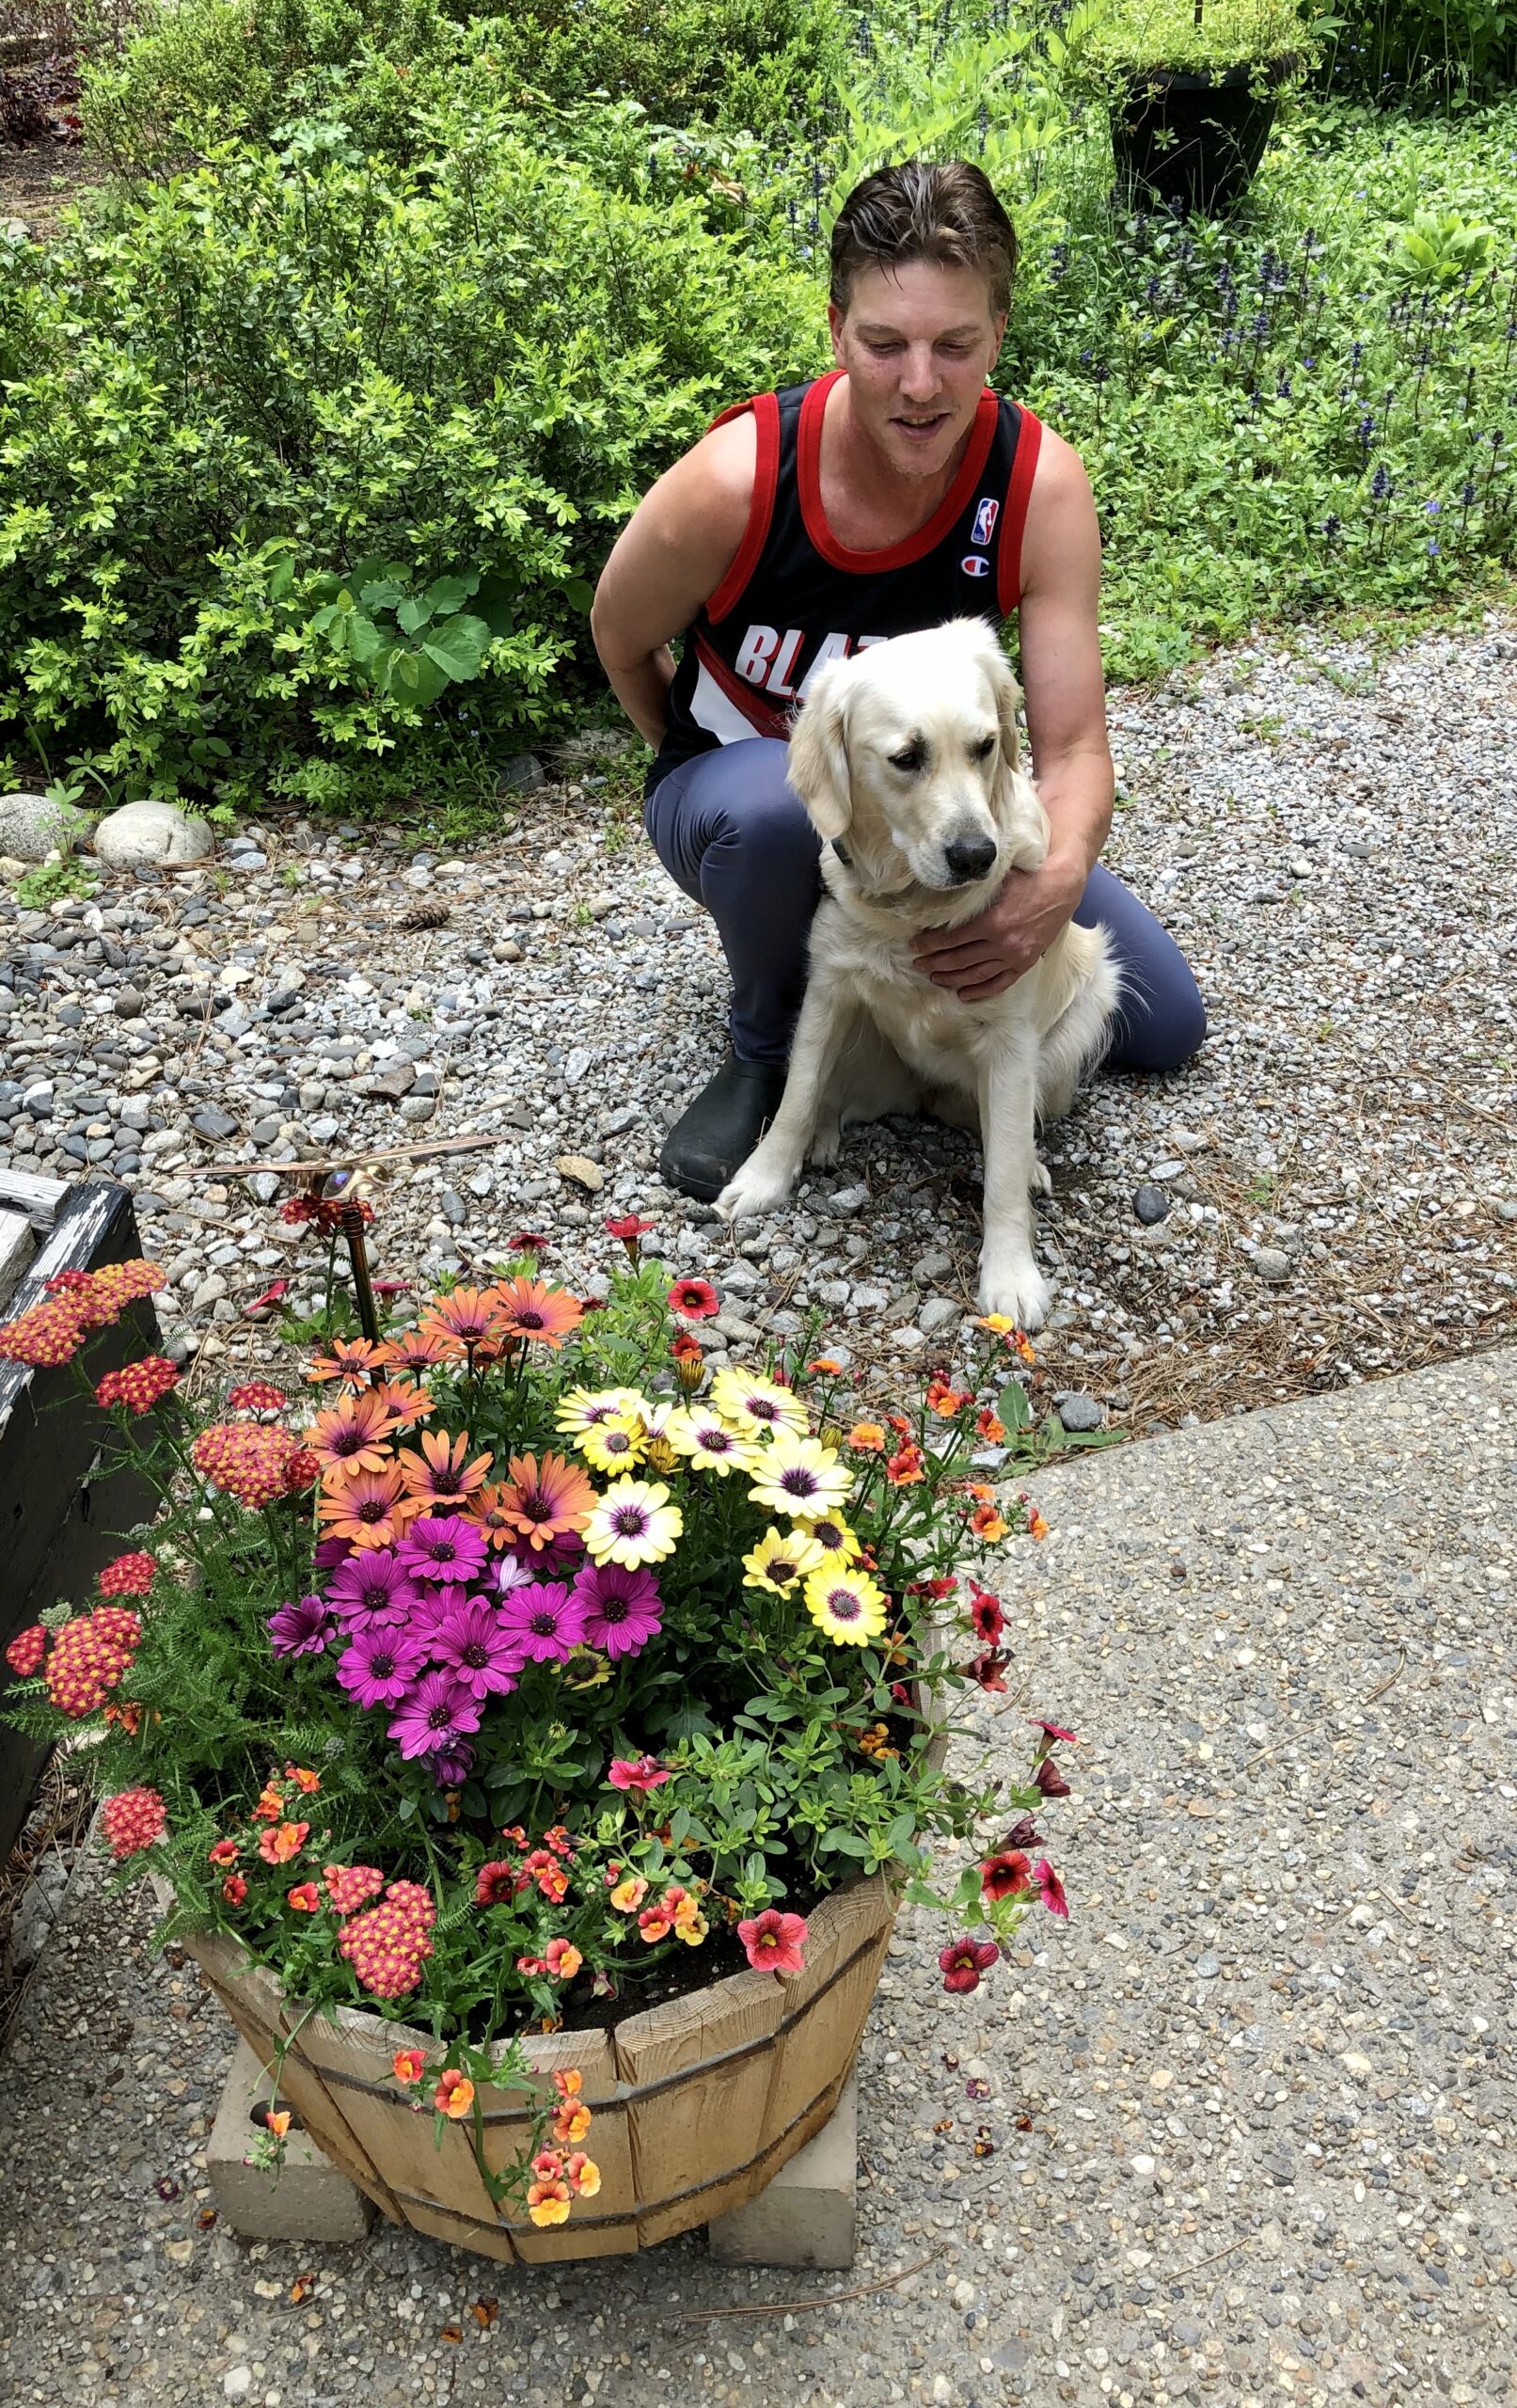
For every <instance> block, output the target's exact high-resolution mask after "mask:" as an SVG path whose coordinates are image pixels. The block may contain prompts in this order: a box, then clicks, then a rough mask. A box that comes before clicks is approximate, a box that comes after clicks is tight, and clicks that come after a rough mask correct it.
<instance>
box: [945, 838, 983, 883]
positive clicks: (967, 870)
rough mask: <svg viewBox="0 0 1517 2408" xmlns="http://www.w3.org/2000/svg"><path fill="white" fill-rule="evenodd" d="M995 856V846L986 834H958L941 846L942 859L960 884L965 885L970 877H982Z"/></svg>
mask: <svg viewBox="0 0 1517 2408" xmlns="http://www.w3.org/2000/svg"><path fill="white" fill-rule="evenodd" d="M995 857H996V848H995V846H994V845H993V844H992V842H991V841H990V839H989V838H988V836H960V837H958V838H956V841H955V842H954V843H953V844H951V845H945V846H944V848H943V859H944V861H945V862H946V863H947V864H948V866H949V868H950V870H951V871H952V872H953V874H954V877H955V878H956V879H957V881H958V883H959V884H960V885H961V886H967V885H968V883H969V881H970V879H972V878H983V877H984V876H985V874H986V871H987V870H988V868H989V867H990V864H991V863H992V862H993V861H994V860H995Z"/></svg>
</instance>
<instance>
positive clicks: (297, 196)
mask: <svg viewBox="0 0 1517 2408" xmlns="http://www.w3.org/2000/svg"><path fill="white" fill-rule="evenodd" d="M427 133H428V137H429V148H430V156H429V157H428V158H427V159H425V160H423V161H422V162H420V163H419V165H418V166H416V167H415V168H412V169H409V170H399V169H397V170H393V171H391V170H386V169H384V168H383V167H381V166H379V165H378V164H377V163H374V162H370V163H364V162H361V161H359V160H357V159H356V157H355V156H354V155H353V153H352V146H351V143H350V142H349V140H348V138H347V136H346V135H345V133H344V130H343V129H342V127H341V126H340V125H339V124H334V123H332V122H330V121H326V122H310V123H307V124H306V125H304V126H302V127H300V128H297V129H295V130H294V132H293V134H292V139H291V141H290V142H289V144H288V145H287V146H286V148H285V149H284V150H283V151H282V152H281V153H279V154H278V155H275V154H273V153H269V152H261V151H254V150H245V149H243V150H239V149H237V148H236V147H234V146H225V147H224V148H222V149H220V150H218V151H217V152H216V154H215V155H214V156H213V159H212V160H211V161H210V163H209V164H207V165H206V166H204V167H203V168H200V169H198V170H197V171H196V172H194V173H192V174H191V175H188V176H186V177H184V178H183V179H180V180H176V181H174V182H171V183H170V184H168V185H167V186H166V187H163V188H157V187H152V186H149V187H147V188H145V189H143V190H142V192H141V193H140V195H138V196H137V197H135V198H118V199H117V200H116V201H115V202H114V203H113V204H111V206H110V207H109V208H108V209H107V210H105V211H104V212H103V214H101V215H100V216H99V217H98V218H97V219H96V221H95V222H94V223H93V224H92V226H91V229H90V230H89V232H88V233H84V232H80V233H78V234H77V235H76V236H74V237H73V238H72V239H68V240H65V241H64V242H62V243H61V244H60V245H59V246H57V247H56V248H55V249H54V250H53V251H51V252H47V253H44V252H43V251H42V250H40V249H39V248H36V247H33V246H28V245H20V246H6V247H4V248H0V377H3V378H4V379H5V380H6V383H5V388H4V390H3V393H0V444H4V445H5V447H6V454H7V458H8V474H7V481H6V494H7V500H6V503H5V504H4V506H3V507H0V664H3V665H0V745H3V743H4V740H5V738H6V737H7V736H9V737H11V739H12V741H13V742H14V743H17V744H18V745H19V742H20V738H21V734H22V731H23V728H24V724H25V723H28V722H29V725H30V728H31V730H32V731H33V737H34V740H35V741H37V742H40V744H41V745H43V746H44V747H46V748H48V749H49V750H51V749H53V748H54V746H55V744H56V743H57V741H58V740H59V739H62V740H63V741H64V742H66V743H72V744H73V745H74V746H75V747H76V748H79V749H81V750H82V752H83V754H84V756H85V757H87V758H88V759H89V760H90V761H91V762H92V763H93V764H94V765H95V766H96V767H98V768H102V769H103V770H104V772H105V773H106V774H107V775H121V774H123V773H128V774H130V776H131V778H132V779H133V781H134V783H135V784H137V785H139V786H140V787H146V786H149V785H152V786H154V787H155V788H156V789H157V790H159V791H163V792H166V791H170V790H172V789H174V788H176V787H178V788H182V789H186V790H188V791H190V792H195V791H197V790H201V791H203V790H204V788H205V786H206V784H208V782H209V781H208V775H207V771H206V769H205V768H203V767H202V759H203V746H204V742H205V740H206V739H207V738H214V739H219V740H221V741H224V742H226V743H227V744H229V746H230V747H231V750H232V753H233V755H234V766H233V768H232V769H231V771H230V773H229V775H228V777H227V778H226V779H224V780H222V781H220V782H219V783H218V784H217V785H216V790H217V791H218V792H219V793H220V795H221V796H222V798H223V799H224V800H228V801H230V802H233V803H236V802H239V801H243V800H250V799H253V798H256V797H258V796H260V795H261V793H262V792H264V791H265V790H272V791H274V792H276V793H300V794H308V795H310V796H312V797H313V798H314V797H317V796H319V797H320V798H321V799H322V800H326V801H338V802H342V801H346V802H347V803H348V804H349V805H350V807H351V806H352V805H353V804H354V803H355V802H356V801H357V800H362V799H363V797H364V795H365V794H367V795H368V796H369V798H370V799H371V800H374V799H378V798H379V797H381V796H382V795H383V794H384V793H385V792H387V791H391V792H401V793H403V792H408V791H410V790H412V789H413V788H414V786H415V785H416V784H417V783H418V781H419V778H420V777H422V776H425V775H429V774H438V773H440V771H441V767H442V764H443V762H444V761H446V760H449V759H451V760H456V759H457V758H459V757H460V754H461V751H463V752H466V753H467V755H468V756H469V757H470V758H471V759H472V760H475V761H477V762H478V763H480V764H481V765H482V767H483V768H488V765H489V763H490V762H491V761H492V760H493V759H497V758H498V756H499V755H500V754H502V753H508V752H510V751H512V750H514V749H515V746H516V744H517V743H519V741H520V737H521V735H522V733H523V732H524V731H530V730H533V729H538V728H543V727H546V726H548V725H549V724H551V722H552V721H553V720H554V718H555V715H556V714H559V713H561V712H562V711H563V710H564V708H565V707H566V705H567V704H568V702H569V701H570V700H571V698H572V695H573V691H574V685H575V671H574V663H575V660H576V657H577V648H580V649H578V657H579V658H580V659H581V660H583V659H584V658H585V657H587V653H588V647H585V646H584V623H583V613H584V610H585V607H586V606H587V605H588V600H589V590H588V586H587V585H586V583H585V579H586V578H588V577H589V576H591V575H592V574H593V572H594V570H595V569H596V567H597V566H598V563H599V561H600V560H601V558H602V557H604V554H605V552H606V551H607V550H608V548H609V545H610V542H611V539H612V536H613V534H614V531H615V530H616V528H617V527H618V526H619V525H620V523H621V521H622V520H623V519H624V516H625V515H626V513H627V512H628V510H629V509H630V508H631V506H632V504H633V502H634V500H635V499H636V498H637V496H638V495H639V494H640V492H641V490H642V489H643V488H644V487H645V486H646V485H647V484H648V483H651V481H652V480H653V478H654V477H655V476H656V474H657V473H658V471H659V470H660V468H662V467H664V466H665V465H666V464H667V462H668V460H669V459H670V457H671V456H672V454H673V453H674V452H677V451H679V450H681V449H683V448H684V447H685V446H686V445H687V444H688V443H689V442H690V441H692V440H693V439H694V438H695V437H696V436H698V435H699V433H700V432H701V430H702V428H703V425H704V424H705V422H706V420H708V419H709V418H710V417H711V415H712V414H713V413H714V411H715V410H716V409H717V408H718V407H719V406H720V405H722V404H724V403H725V402H726V401H727V400H728V399H730V398H731V397H732V396H733V395H734V394H736V393H742V392H745V391H749V390H751V389H753V388H755V387H756V386H758V385H762V384H764V383H766V382H768V381H770V379H771V378H772V376H773V374H774V373H775V372H776V368H777V367H779V368H781V369H782V370H785V371H789V372H805V371H806V369H807V368H808V366H809V365H812V364H814V359H815V355H816V343H817V335H818V333H819V331H820V329H819V324H818V321H819V312H818V311H817V310H816V308H815V299H814V294H813V293H812V292H811V291H810V290H809V288H808V287H807V286H806V285H805V284H804V283H803V282H802V281H801V279H800V278H799V277H798V275H797V274H796V273H795V272H794V271H793V270H792V269H791V268H790V267H789V266H788V265H786V264H783V263H775V262H774V261H766V260H764V259H762V258H760V259H756V260H755V259H750V260H748V261H746V262H745V261H742V257H741V246H740V242H739V239H738V238H736V237H734V236H729V235H725V234H719V233H713V232H711V231H710V230H708V229H707V227H706V225H705V223H704V220H703V214H702V206H701V204H700V202H698V201H697V200H696V199H694V198H687V197H684V196H680V195H673V194H672V195H671V196H669V197H668V198H665V199H662V200H660V201H659V203H658V204H657V205H656V206H653V205H649V204H646V203H642V202H638V201H633V200H630V199H627V198H624V196H622V195H619V194H616V193H614V192H608V191H606V190H604V189H602V188H601V187H600V186H599V185H597V184H596V183H594V182H593V181H591V180H590V179H589V178H588V177H587V176H586V175H585V174H584V172H583V170H582V169H580V168H578V167H577V166H573V165H571V164H568V163H563V162H557V161H554V160H552V159H549V158H545V157H544V156H542V155H540V154H538V153H534V152H533V151H532V150H529V148H527V146H526V145H525V144H524V143H523V142H522V141H521V140H520V139H519V138H518V137H517V136H515V135H513V134H512V133H511V132H510V131H509V130H506V129H504V128H503V127H502V124H501V122H500V120H499V119H498V117H496V116H492V115H491V114H490V113H489V112H487V111H479V112H474V113H465V112H460V111H458V110H453V111H450V112H449V111H444V112H439V113H437V114H436V115H435V118H433V119H430V120H429V123H428V126H427ZM371 557H373V558H377V559H378V561H379V562H380V563H381V565H384V566H385V567H387V570H388V571H391V572H393V573H394V574H395V576H396V578H398V579H399V583H400V585H401V586H404V584H405V580H407V579H409V591H410V592H411V594H413V595H420V594H423V593H424V592H425V590H426V589H427V588H428V587H430V586H431V585H432V584H433V583H434V580H436V579H439V578H441V579H461V580H464V581H465V582H466V580H467V579H468V578H470V577H471V576H473V575H475V574H476V573H477V574H478V575H479V576H480V577H481V578H484V579H488V580H490V588H489V597H488V598H489V608H488V609H482V610H477V611H475V610H471V611H467V612H465V613H464V615H465V616H468V617H472V618H473V619H474V620H475V624H476V627H477V626H478V624H479V622H480V621H481V620H483V621H485V622H487V623H488V626H489V630H490V641H489V642H488V644H487V645H486V646H484V647H483V648H482V666H481V669H480V673H479V675H478V677H477V678H475V679H473V680H472V682H469V683H468V684H467V687H466V689H465V687H463V686H462V685H460V683H459V682H457V681H458V674H459V672H460V671H462V673H463V674H464V675H465V676H467V675H468V671H469V667H470V663H469V662H468V661H467V660H466V659H465V657H464V656H463V654H457V655H456V656H455V664H454V669H453V672H452V673H451V676H452V682H450V683H449V685H448V686H447V688H446V690H445V691H443V692H442V693H441V695H440V696H439V698H438V699H437V700H436V701H435V702H434V703H432V704H431V705H429V706H428V707H427V708H426V709H425V710H421V709H420V705H419V697H418V692H417V688H416V686H415V683H414V681H411V680H410V678H409V673H408V672H403V673H401V674H400V675H399V676H398V677H392V678H390V679H388V680H387V679H386V678H385V677H383V676H382V675H379V674H376V673H375V667H374V661H373V659H372V657H366V656H365V653H364V648H363V643H362V642H360V644H359V646H358V647H357V649H355V647H354V644H353V643H352V642H351V637H352V634H353V630H352V628H351V626H345V625H342V624H340V623H339V622H337V621H334V620H333V619H331V618H330V617H328V616H326V615H325V614H326V613H327V612H328V611H329V610H330V609H331V607H332V605H333V604H334V602H336V601H337V599H338V594H340V591H341V590H342V589H341V587H340V586H339V588H338V589H337V592H334V590H333V588H332V587H331V585H330V583H329V582H328V580H330V579H331V578H334V577H335V578H340V579H342V578H348V577H350V576H351V575H352V574H353V573H354V572H355V570H356V565H357V564H358V563H359V562H366V561H369V560H370V559H371ZM508 586H509V588H510V591H509V592H508V591H507V590H506V589H507V588H508ZM395 607H396V608H397V610H398V609H399V605H398V604H397V605H396V606H395ZM398 625H399V626H400V627H401V629H402V630H403V632H404V633H405V634H407V635H410V634H414V632H415V629H414V627H413V628H407V627H406V626H405V623H404V621H403V620H399V621H398ZM466 632H470V631H466ZM475 640H476V641H477V638H476V639H475ZM364 641H365V642H366V641H367V640H366V639H365V640H364ZM593 682H594V689H595V690H596V692H597V693H598V692H599V691H600V689H601V681H600V678H599V674H598V672H597V673H594V681H593ZM387 688H388V689H387ZM461 702H462V703H463V704H464V705H466V708H464V707H461ZM196 747H200V748H201V753H200V754H199V755H198V753H197V751H196V750H195V748H196ZM391 753H393V754H395V756H396V757H395V760H394V763H393V764H392V765H391V766H390V767H389V768H387V769H386V771H385V774H384V775H382V776H381V777H380V778H379V779H378V781H377V783H376V782H375V780H374V779H373V778H372V777H371V776H370V777H360V776H357V774H356V773H357V772H358V771H360V770H361V769H362V768H363V767H364V764H365V763H366V762H368V763H369V764H370V765H371V766H372V765H375V764H378V763H381V762H383V761H384V758H385V756H387V755H389V754H391ZM339 772H340V774H338V773H339ZM454 774H455V775H456V771H455V772H454Z"/></svg>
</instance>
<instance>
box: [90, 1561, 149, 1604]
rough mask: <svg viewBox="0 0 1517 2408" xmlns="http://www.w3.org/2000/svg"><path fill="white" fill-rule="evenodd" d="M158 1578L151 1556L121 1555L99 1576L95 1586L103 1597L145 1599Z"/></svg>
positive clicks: (108, 1564)
mask: <svg viewBox="0 0 1517 2408" xmlns="http://www.w3.org/2000/svg"><path fill="white" fill-rule="evenodd" d="M157 1577H158V1566H157V1564H156V1563H155V1562H154V1561H153V1559H152V1557H151V1556H150V1555H143V1554H140V1553H139V1554H136V1555H119V1556H118V1557H117V1558H116V1560H115V1561H114V1562H113V1563H107V1565H106V1566H105V1569H104V1571H103V1572H102V1573H100V1574H98V1575H97V1576H96V1580H95V1586H96V1588H97V1589H98V1590H99V1591H100V1593H101V1595H102V1596H103V1597H145V1596H146V1595H147V1593H148V1592H149V1590H150V1588H151V1587H152V1584H153V1582H154V1580H156V1578H157Z"/></svg>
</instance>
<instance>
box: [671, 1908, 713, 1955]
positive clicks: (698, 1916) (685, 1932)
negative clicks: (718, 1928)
mask: <svg viewBox="0 0 1517 2408" xmlns="http://www.w3.org/2000/svg"><path fill="white" fill-rule="evenodd" d="M710 1928H711V1925H709V1924H708V1923H707V1921H706V1919H705V1917H704V1915H703V1914H702V1913H701V1912H700V1911H699V1909H698V1910H697V1911H696V1912H695V1913H694V1914H693V1915H687V1916H686V1917H685V1919H684V1921H683V1922H681V1920H680V1918H679V1916H678V1915H676V1916H675V1918H674V1937H675V1939H676V1940H683V1941H684V1942H685V1945H686V1947H687V1948H699V1947H700V1945H701V1942H702V1941H703V1939H704V1938H705V1936H706V1933H707V1932H708V1931H709V1930H710Z"/></svg>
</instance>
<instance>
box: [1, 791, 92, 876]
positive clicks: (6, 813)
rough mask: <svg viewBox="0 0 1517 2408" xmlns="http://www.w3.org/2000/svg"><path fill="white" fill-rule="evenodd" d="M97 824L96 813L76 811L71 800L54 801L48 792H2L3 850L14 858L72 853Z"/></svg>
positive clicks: (43, 858) (31, 859)
mask: <svg viewBox="0 0 1517 2408" xmlns="http://www.w3.org/2000/svg"><path fill="white" fill-rule="evenodd" d="M93 825H94V814H93V813H92V812H88V811H76V810H75V809H74V806H73V804H72V803H71V802H50V801H49V800H48V799H47V797H46V795H45V794H0V853H7V854H8V855H9V856H10V858H11V859H12V860H13V861H18V862H45V861H46V859H47V857H48V855H49V853H71V852H72V851H73V849H74V847H75V846H76V845H82V844H83V843H84V841H85V838H86V837H87V835H88V833H89V831H90V829H91V828H92V827H93Z"/></svg>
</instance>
